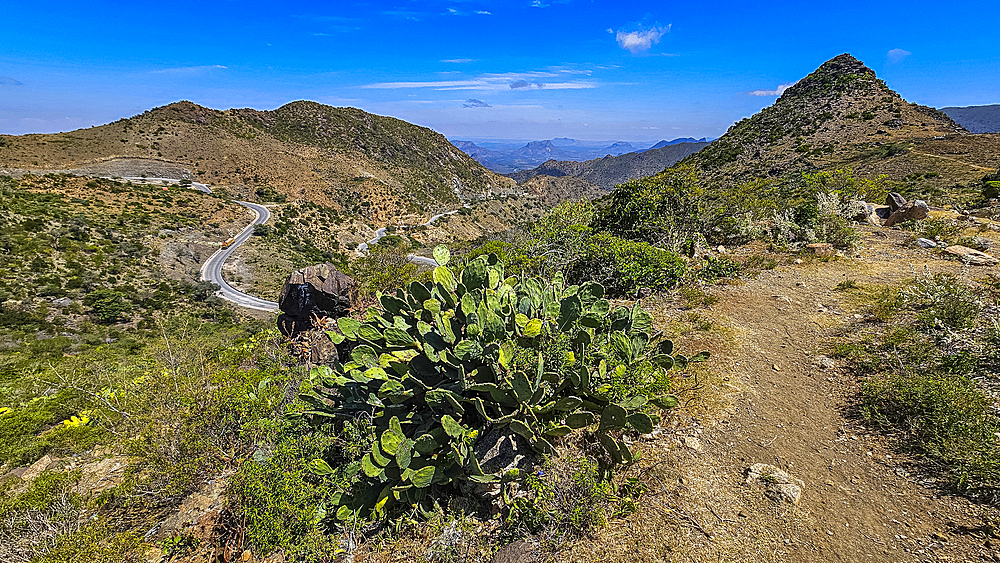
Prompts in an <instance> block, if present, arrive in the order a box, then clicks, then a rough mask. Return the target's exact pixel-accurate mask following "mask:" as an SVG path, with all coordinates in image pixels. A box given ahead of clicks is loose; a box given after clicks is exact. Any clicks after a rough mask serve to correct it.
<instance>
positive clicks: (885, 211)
mask: <svg viewBox="0 0 1000 563" xmlns="http://www.w3.org/2000/svg"><path fill="white" fill-rule="evenodd" d="M875 215H876V216H877V217H878V218H879V219H882V220H883V221H884V220H886V219H888V218H889V216H890V215H892V208H891V207H887V206H885V205H879V206H877V207H875Z"/></svg>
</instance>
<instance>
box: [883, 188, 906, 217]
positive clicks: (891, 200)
mask: <svg viewBox="0 0 1000 563" xmlns="http://www.w3.org/2000/svg"><path fill="white" fill-rule="evenodd" d="M885 204H886V205H888V206H889V210H890V211H891V212H893V213H895V212H896V210H897V209H899V208H900V207H903V206H904V205H906V198H904V197H903V196H901V195H899V194H898V193H896V192H891V193H890V194H889V195H887V196H885Z"/></svg>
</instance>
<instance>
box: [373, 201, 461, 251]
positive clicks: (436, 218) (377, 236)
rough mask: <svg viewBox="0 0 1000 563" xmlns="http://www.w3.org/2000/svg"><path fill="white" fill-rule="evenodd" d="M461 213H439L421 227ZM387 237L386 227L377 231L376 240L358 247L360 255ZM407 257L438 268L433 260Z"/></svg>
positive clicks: (456, 211) (457, 210)
mask: <svg viewBox="0 0 1000 563" xmlns="http://www.w3.org/2000/svg"><path fill="white" fill-rule="evenodd" d="M464 207H469V205H468V204H465V205H464ZM459 211H461V210H460V209H455V210H452V211H445V212H444V213H438V214H437V215H434V216H433V217H431V218H430V219H428V220H427V222H426V223H421V225H426V226H430V225H431V224H433V223H434V221H437V220H438V219H440V218H442V217H445V216H447V215H454V214H455V213H458V212H459ZM397 228H399V227H397ZM385 235H386V227H382V228H381V229H378V230H377V231H375V238H373V239H371V240H370V241H368V242H363V243H361V244H359V245H358V254H364V253H365V252H367V251H368V248H369V247H370V246H371V245H373V244H378V241H379V239H381V238H382V237H384V236H385ZM406 257H407V258H408V259H409V260H410V262H413V263H414V264H420V265H423V266H437V262H436V261H435V260H434V259H433V258H428V257H426V256H417V255H416V254H407V255H406Z"/></svg>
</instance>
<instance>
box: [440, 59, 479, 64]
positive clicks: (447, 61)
mask: <svg viewBox="0 0 1000 563" xmlns="http://www.w3.org/2000/svg"><path fill="white" fill-rule="evenodd" d="M478 60H479V59H442V60H441V62H443V63H454V64H465V63H474V62H476V61H478Z"/></svg>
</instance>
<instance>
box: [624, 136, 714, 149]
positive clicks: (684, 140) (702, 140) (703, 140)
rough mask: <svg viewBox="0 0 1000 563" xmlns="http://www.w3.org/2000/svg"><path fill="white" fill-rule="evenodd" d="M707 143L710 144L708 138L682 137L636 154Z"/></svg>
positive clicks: (661, 142) (657, 144) (660, 143)
mask: <svg viewBox="0 0 1000 563" xmlns="http://www.w3.org/2000/svg"><path fill="white" fill-rule="evenodd" d="M707 142H709V141H708V138H707V137H702V138H700V139H695V138H694V137H682V138H679V139H674V140H673V141H660V142H659V143H656V144H655V145H653V146H651V147H649V148H648V149H641V150H638V151H635V152H645V151H648V150H653V149H662V148H663V147H669V146H670V145H679V144H681V143H707Z"/></svg>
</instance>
